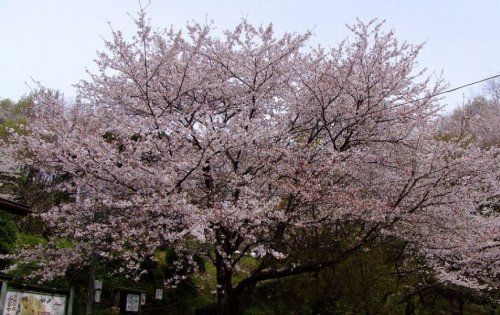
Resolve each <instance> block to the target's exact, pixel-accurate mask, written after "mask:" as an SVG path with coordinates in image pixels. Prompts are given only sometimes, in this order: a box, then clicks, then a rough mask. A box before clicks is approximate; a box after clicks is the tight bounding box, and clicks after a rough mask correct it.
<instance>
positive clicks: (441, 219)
mask: <svg viewBox="0 0 500 315" xmlns="http://www.w3.org/2000/svg"><path fill="white" fill-rule="evenodd" d="M136 24H137V27H138V31H137V34H136V35H135V36H134V37H133V38H132V40H131V41H127V40H126V39H125V38H124V37H123V35H122V34H121V33H120V32H119V31H113V34H112V35H113V36H112V39H111V40H110V41H106V48H107V51H106V52H102V53H100V54H99V55H98V58H97V60H96V62H97V65H98V67H99V70H98V71H97V73H91V74H90V79H88V80H84V81H81V82H80V83H79V84H78V97H77V99H76V101H75V102H74V103H72V104H67V103H66V102H65V101H64V100H63V99H62V98H60V97H57V96H55V95H54V94H53V93H47V92H46V91H45V90H44V89H41V90H40V92H39V93H38V95H37V97H35V99H34V103H35V105H34V109H33V111H34V113H33V117H31V118H30V124H29V127H27V128H28V131H29V132H27V133H25V134H22V135H18V136H16V137H12V138H15V140H13V141H12V143H11V145H10V152H11V153H12V154H16V156H17V157H18V158H19V159H21V161H22V162H23V163H26V164H31V165H36V166H37V168H39V169H41V170H42V171H44V172H47V173H50V174H61V173H63V174H66V175H67V177H68V178H70V180H68V181H66V182H64V183H63V184H62V185H60V186H59V187H58V189H62V190H64V191H66V192H67V193H69V194H73V195H74V196H75V198H74V202H69V203H65V204H62V205H59V206H56V207H54V208H52V209H51V210H50V211H49V212H47V213H45V214H43V218H44V219H45V220H46V222H47V223H48V224H49V226H50V228H51V231H52V233H53V235H54V240H53V241H51V242H49V243H48V244H44V245H43V246H42V245H41V246H38V247H36V248H34V249H33V248H30V249H26V250H24V251H21V252H20V253H18V254H17V256H16V257H17V260H18V261H20V262H23V263H34V264H36V265H37V266H38V267H39V268H40V269H39V271H37V272H34V273H33V276H41V277H42V279H43V280H46V279H50V278H52V277H54V276H58V275H62V274H64V272H65V271H66V270H67V269H68V267H70V266H72V265H75V264H76V265H85V264H87V263H88V262H89V261H91V260H93V259H98V260H103V261H105V260H111V259H122V260H123V261H124V262H126V264H125V267H126V268H127V269H128V270H129V271H130V272H131V273H133V274H134V275H136V276H137V277H139V276H140V274H141V272H142V270H141V262H142V261H144V260H145V259H151V258H152V257H154V253H155V251H156V250H158V249H159V248H165V247H173V248H176V249H177V250H178V251H179V252H180V253H184V256H183V262H184V263H189V262H192V261H193V255H195V254H197V255H204V256H205V257H206V258H207V259H208V260H209V261H211V262H212V263H213V264H214V266H215V267H216V270H217V276H216V278H217V296H218V310H219V313H220V314H237V313H239V312H241V308H242V305H243V303H244V298H245V296H247V293H248V292H250V291H251V290H252V289H253V288H254V287H255V286H256V285H257V283H259V282H260V281H265V280H270V279H277V278H282V277H288V276H292V275H297V274H301V273H308V272H316V271H320V270H322V269H324V268H328V267H332V266H334V265H335V264H337V263H338V262H339V261H342V260H343V259H345V258H346V257H349V255H352V254H354V253H356V252H357V251H360V250H363V249H365V248H367V247H369V246H370V244H371V243H372V242H374V241H376V240H377V239H380V238H381V237H397V238H399V239H402V240H405V241H407V242H408V243H409V244H411V246H412V247H413V248H414V249H416V250H418V251H419V253H420V254H421V255H422V256H423V257H425V258H426V259H427V261H428V264H429V266H430V267H431V269H432V270H433V272H434V273H435V275H436V276H437V277H438V278H439V279H441V280H442V281H445V282H453V283H458V284H460V285H466V286H472V287H476V288H485V287H488V286H490V285H493V284H492V283H494V282H492V281H491V279H494V277H495V276H498V274H499V262H498V261H499V260H498V258H499V251H498V247H499V240H498V232H499V230H498V228H499V220H498V214H496V213H491V214H490V215H489V217H488V218H485V217H484V216H482V215H479V214H478V213H477V209H478V207H479V205H480V203H481V202H482V201H484V200H486V199H487V198H490V197H491V196H494V195H495V194H498V165H499V163H498V155H495V152H494V150H493V149H491V150H488V151H487V150H481V149H479V148H476V147H474V146H473V145H471V146H469V147H467V148H464V147H463V145H462V143H461V142H460V141H443V140H441V139H440V138H439V137H438V134H437V132H436V130H438V129H439V128H438V127H437V125H438V124H439V121H440V120H439V117H438V111H439V104H438V101H437V100H436V99H435V98H434V97H432V95H433V94H435V93H437V92H439V91H441V90H442V82H441V81H438V82H434V83H433V82H432V81H431V79H430V78H428V77H426V75H425V72H424V71H423V70H420V69H419V68H418V66H417V64H416V59H417V55H418V53H419V51H420V50H421V48H422V46H421V45H416V46H414V45H410V44H407V43H400V42H399V41H398V40H397V39H396V38H395V36H394V34H393V32H392V31H389V32H384V31H383V30H382V28H383V24H382V23H378V22H377V21H371V22H369V23H362V22H360V21H357V22H356V23H355V24H354V25H352V26H349V29H350V30H351V34H352V36H351V37H350V38H348V39H346V40H345V41H343V42H342V43H341V44H340V45H339V46H337V47H335V48H331V49H325V48H321V47H319V48H316V49H312V48H309V47H307V41H308V39H309V37H310V36H311V34H310V33H305V34H290V33H286V34H284V35H282V36H276V35H275V34H274V32H273V28H272V26H268V27H254V26H252V25H251V24H249V23H248V22H246V21H243V22H242V23H241V24H240V25H238V26H237V27H236V28H235V29H234V30H230V31H226V32H224V35H223V36H222V37H217V36H214V35H213V31H212V30H211V27H210V26H204V25H199V24H194V25H189V26H188V27H187V29H186V31H185V32H175V31H174V30H172V29H169V30H164V31H154V30H152V29H151V27H150V26H149V24H148V22H147V19H146V17H145V14H144V13H143V12H141V13H140V15H139V17H138V18H137V20H136ZM314 230H328V231H335V233H336V234H335V235H339V237H341V239H343V240H345V242H344V245H342V246H341V245H339V243H335V242H334V243H332V244H323V245H322V246H319V248H318V253H319V254H318V255H315V256H314V257H308V258H307V259H305V260H299V259H297V257H296V255H294V252H293V251H291V250H290V248H296V247H297V242H299V243H300V240H301V235H303V233H304V231H314ZM60 238H67V239H70V240H72V246H64V247H61V246H60V245H58V242H57V239H60ZM292 244H293V246H292ZM345 244H347V245H345ZM323 253H324V254H323ZM247 256H253V257H256V258H255V259H257V260H258V266H257V267H256V268H254V269H253V270H249V271H246V272H247V273H246V277H244V279H243V280H241V281H239V282H235V280H234V275H235V273H237V272H238V271H239V270H240V263H241V261H242V259H244V258H245V257H247ZM192 266H193V267H194V266H195V264H194V263H193V264H192ZM15 267H17V266H13V268H15ZM175 280H178V279H173V281H175Z"/></svg>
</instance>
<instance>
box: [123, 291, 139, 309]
mask: <svg viewBox="0 0 500 315" xmlns="http://www.w3.org/2000/svg"><path fill="white" fill-rule="evenodd" d="M140 300H141V296H140V295H139V294H127V304H126V305H125V311H127V312H139V303H140Z"/></svg>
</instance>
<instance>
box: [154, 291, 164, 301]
mask: <svg viewBox="0 0 500 315" xmlns="http://www.w3.org/2000/svg"><path fill="white" fill-rule="evenodd" d="M162 297H163V290H162V289H156V294H155V299H156V300H161V299H162Z"/></svg>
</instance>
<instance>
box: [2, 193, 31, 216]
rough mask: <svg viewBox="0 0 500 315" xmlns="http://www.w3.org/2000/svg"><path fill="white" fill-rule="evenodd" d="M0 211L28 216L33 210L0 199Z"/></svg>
mask: <svg viewBox="0 0 500 315" xmlns="http://www.w3.org/2000/svg"><path fill="white" fill-rule="evenodd" d="M0 210H2V211H6V212H9V213H13V214H18V215H28V214H30V213H32V211H31V209H30V208H28V207H27V206H25V205H22V204H20V203H17V202H14V201H10V200H7V199H4V198H1V197H0Z"/></svg>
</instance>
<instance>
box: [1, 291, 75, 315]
mask: <svg viewBox="0 0 500 315" xmlns="http://www.w3.org/2000/svg"><path fill="white" fill-rule="evenodd" d="M65 308H66V297H65V296H63V295H50V294H45V293H35V292H18V291H7V295H6V298H5V305H4V308H3V315H24V314H36V315H64V310H65Z"/></svg>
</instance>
